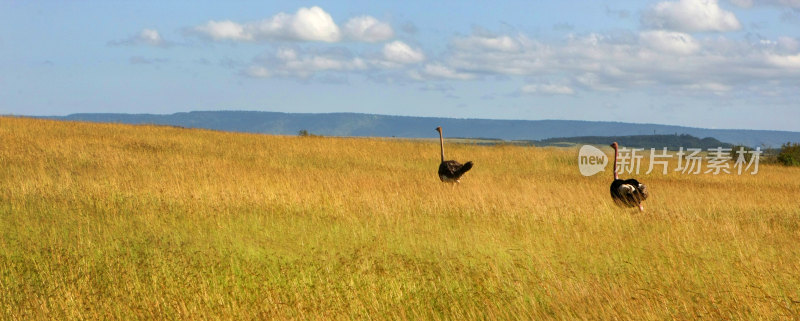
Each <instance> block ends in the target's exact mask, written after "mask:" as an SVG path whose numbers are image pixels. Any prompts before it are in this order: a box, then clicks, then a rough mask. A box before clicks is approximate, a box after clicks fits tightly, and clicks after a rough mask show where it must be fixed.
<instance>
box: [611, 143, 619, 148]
mask: <svg viewBox="0 0 800 321" xmlns="http://www.w3.org/2000/svg"><path fill="white" fill-rule="evenodd" d="M618 146H619V145H617V142H613V143H611V148H614V149H617V147H618Z"/></svg>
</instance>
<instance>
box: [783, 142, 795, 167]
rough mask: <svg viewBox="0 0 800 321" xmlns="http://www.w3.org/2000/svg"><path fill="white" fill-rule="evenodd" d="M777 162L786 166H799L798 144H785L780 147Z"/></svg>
mask: <svg viewBox="0 0 800 321" xmlns="http://www.w3.org/2000/svg"><path fill="white" fill-rule="evenodd" d="M778 161H779V162H780V163H782V164H783V165H786V166H800V144H798V143H786V144H783V145H782V146H781V152H780V153H778Z"/></svg>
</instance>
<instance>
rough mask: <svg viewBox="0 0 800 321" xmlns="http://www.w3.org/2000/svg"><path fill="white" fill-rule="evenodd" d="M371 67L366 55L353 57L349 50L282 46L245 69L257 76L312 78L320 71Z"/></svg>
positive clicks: (246, 73)
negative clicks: (311, 49) (307, 50)
mask: <svg viewBox="0 0 800 321" xmlns="http://www.w3.org/2000/svg"><path fill="white" fill-rule="evenodd" d="M368 68H369V65H368V64H367V62H366V61H364V59H362V58H360V57H353V56H352V55H350V54H349V52H347V51H345V50H331V51H324V52H300V51H298V50H297V49H291V48H280V49H278V50H277V52H275V53H274V54H271V55H265V56H262V57H259V58H257V59H256V61H255V63H254V64H253V65H251V66H249V67H247V69H245V70H244V71H243V73H244V74H245V75H248V76H253V77H262V78H263V77H272V76H284V77H299V78H308V77H311V76H313V75H315V74H317V73H320V72H349V71H363V70H366V69H368Z"/></svg>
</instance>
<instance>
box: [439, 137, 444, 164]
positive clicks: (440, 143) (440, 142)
mask: <svg viewBox="0 0 800 321" xmlns="http://www.w3.org/2000/svg"><path fill="white" fill-rule="evenodd" d="M439 145H440V147H441V152H442V161H443V162H444V138H443V137H442V131H441V130H439Z"/></svg>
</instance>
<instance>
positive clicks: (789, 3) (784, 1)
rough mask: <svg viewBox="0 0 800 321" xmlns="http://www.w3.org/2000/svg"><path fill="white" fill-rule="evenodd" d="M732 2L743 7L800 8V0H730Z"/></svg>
mask: <svg viewBox="0 0 800 321" xmlns="http://www.w3.org/2000/svg"><path fill="white" fill-rule="evenodd" d="M730 2H731V3H733V4H735V5H737V6H740V7H743V8H750V7H753V6H756V5H770V6H779V7H790V8H800V0H730Z"/></svg>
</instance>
